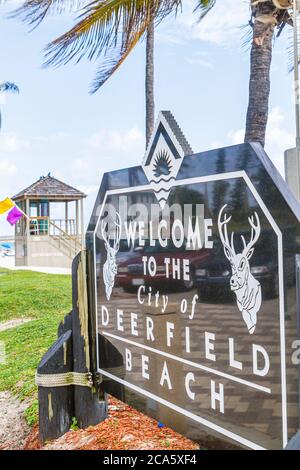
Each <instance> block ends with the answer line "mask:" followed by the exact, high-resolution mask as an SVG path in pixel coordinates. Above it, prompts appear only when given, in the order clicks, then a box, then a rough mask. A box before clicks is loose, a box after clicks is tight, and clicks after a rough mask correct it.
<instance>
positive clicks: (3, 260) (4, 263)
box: [0, 256, 71, 274]
mask: <svg viewBox="0 0 300 470" xmlns="http://www.w3.org/2000/svg"><path fill="white" fill-rule="evenodd" d="M0 267H1V268H7V269H14V270H18V271H19V270H21V271H36V272H39V273H46V274H71V268H49V267H36V266H15V258H14V256H0Z"/></svg>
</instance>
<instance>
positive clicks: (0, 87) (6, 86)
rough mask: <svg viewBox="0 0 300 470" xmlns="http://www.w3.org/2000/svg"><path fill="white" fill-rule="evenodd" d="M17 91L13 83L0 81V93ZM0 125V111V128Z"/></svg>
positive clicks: (0, 120)
mask: <svg viewBox="0 0 300 470" xmlns="http://www.w3.org/2000/svg"><path fill="white" fill-rule="evenodd" d="M8 92H10V93H19V88H18V87H17V85H16V84H15V83H12V82H2V83H0V93H8ZM1 127H2V115H1V112H0V129H1Z"/></svg>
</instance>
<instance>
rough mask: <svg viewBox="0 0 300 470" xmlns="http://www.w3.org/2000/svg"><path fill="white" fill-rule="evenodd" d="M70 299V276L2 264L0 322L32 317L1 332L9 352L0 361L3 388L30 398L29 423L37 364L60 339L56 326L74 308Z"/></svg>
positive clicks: (34, 405)
mask: <svg viewBox="0 0 300 470" xmlns="http://www.w3.org/2000/svg"><path fill="white" fill-rule="evenodd" d="M71 299H72V297H71V276H64V275H53V274H42V273H35V272H32V271H10V270H6V269H4V268H0V322H3V321H7V320H10V319H15V318H28V317H30V318H32V319H33V320H32V321H31V322H29V323H25V324H23V325H20V326H18V327H16V328H13V329H10V330H6V331H3V332H1V333H0V341H2V342H4V345H5V356H6V363H5V364H0V391H4V390H9V391H11V392H12V393H14V394H15V395H16V396H17V397H18V398H19V399H21V400H24V399H26V398H28V399H29V400H30V403H31V405H30V407H29V409H28V410H27V411H26V413H25V416H26V419H27V421H28V422H29V424H34V423H35V421H36V416H37V402H36V391H37V389H36V385H35V381H34V377H35V371H36V368H37V365H38V363H39V361H40V359H41V357H42V356H43V354H44V353H45V352H46V351H47V349H48V348H49V347H50V346H51V344H52V343H53V342H54V341H55V340H56V339H57V327H58V325H59V322H60V321H61V320H62V319H63V318H64V316H65V315H66V314H67V313H69V311H70V310H71Z"/></svg>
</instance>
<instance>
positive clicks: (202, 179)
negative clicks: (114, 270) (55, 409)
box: [93, 170, 288, 450]
mask: <svg viewBox="0 0 300 470" xmlns="http://www.w3.org/2000/svg"><path fill="white" fill-rule="evenodd" d="M233 178H242V179H243V180H244V181H245V183H246V185H247V186H248V188H249V189H250V191H251V192H252V195H253V196H254V198H255V200H256V201H257V203H258V205H259V206H260V208H261V210H262V211H263V212H264V214H265V216H266V218H267V219H268V221H269V223H270V225H271V227H272V228H273V230H274V232H275V233H276V235H277V241H278V273H279V276H278V280H279V312H280V314H279V316H280V351H281V398H282V444H283V445H282V447H283V448H285V447H286V445H287V442H288V435H287V396H286V351H285V319H284V281H283V247H282V232H281V231H280V229H279V227H278V225H277V224H276V222H275V220H274V219H273V217H272V215H271V214H270V212H269V210H268V208H267V207H266V205H265V204H264V202H263V200H262V199H261V197H260V195H259V194H258V192H257V190H256V189H255V187H254V185H253V183H252V182H251V180H250V178H249V176H248V175H247V173H246V172H245V171H244V170H240V171H233V172H228V173H220V174H215V175H209V176H197V177H194V178H186V179H183V180H177V181H174V184H173V186H174V187H176V186H182V185H187V184H189V185H191V184H197V183H208V182H210V181H221V180H227V179H233ZM146 190H148V191H149V190H152V187H151V185H150V184H148V185H144V186H131V187H129V188H120V189H113V190H109V191H106V193H105V196H104V199H103V202H102V205H101V209H100V212H99V214H98V220H97V223H96V226H95V229H94V232H93V242H94V267H95V269H94V273H95V279H94V284H95V309H96V331H97V335H96V348H97V370H98V372H99V373H101V374H103V375H105V376H106V377H108V378H110V379H112V380H115V381H116V382H119V383H121V384H122V385H125V386H127V387H128V388H131V389H132V390H135V391H137V392H139V393H141V394H142V395H144V396H147V397H149V398H152V399H153V400H155V401H157V402H159V403H161V404H162V405H165V406H167V407H168V408H171V409H173V410H174V411H177V412H179V413H181V414H184V415H185V416H188V417H189V418H191V419H192V420H194V421H197V422H199V423H201V424H203V425H204V426H206V427H208V428H210V429H213V430H215V431H217V432H219V433H221V434H223V435H225V436H227V437H229V438H230V439H233V440H235V441H236V442H239V443H240V444H242V445H245V446H246V447H249V448H251V449H255V450H264V448H263V447H261V446H260V445H258V444H256V443H254V442H251V441H249V440H248V439H245V438H243V437H242V436H239V435H237V434H235V433H232V432H231V431H228V430H227V429H225V428H222V427H221V426H218V425H216V424H215V423H212V422H210V421H208V420H206V419H204V418H201V417H200V416H198V415H195V414H193V413H191V412H189V411H187V410H185V409H183V408H180V407H179V406H177V405H174V404H173V403H170V402H168V401H166V400H164V399H163V398H160V397H158V396H156V395H154V394H152V393H151V392H148V391H147V390H143V389H142V388H140V387H138V386H136V385H134V384H131V383H130V382H127V381H126V380H123V379H120V378H119V377H117V376H114V375H113V374H110V373H109V372H107V371H105V370H103V369H101V368H100V367H99V347H98V305H97V278H96V277H97V276H96V232H97V230H98V225H99V222H100V218H101V215H102V211H103V208H104V205H105V203H106V199H107V197H108V196H110V195H118V194H123V193H129V192H136V191H146Z"/></svg>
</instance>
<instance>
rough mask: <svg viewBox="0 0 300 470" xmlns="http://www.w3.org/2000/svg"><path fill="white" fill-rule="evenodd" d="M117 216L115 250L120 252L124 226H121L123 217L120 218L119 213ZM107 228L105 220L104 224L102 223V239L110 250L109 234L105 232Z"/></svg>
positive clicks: (115, 222)
mask: <svg viewBox="0 0 300 470" xmlns="http://www.w3.org/2000/svg"><path fill="white" fill-rule="evenodd" d="M116 216H117V221H114V224H115V226H116V231H115V237H114V246H113V248H114V249H115V250H117V251H118V249H119V245H120V240H121V228H122V225H121V217H120V214H118V212H116ZM105 228H106V223H105V222H104V220H102V223H101V234H102V238H103V240H104V243H105V246H106V248H110V244H109V236H108V233H107V232H106V231H105Z"/></svg>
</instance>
